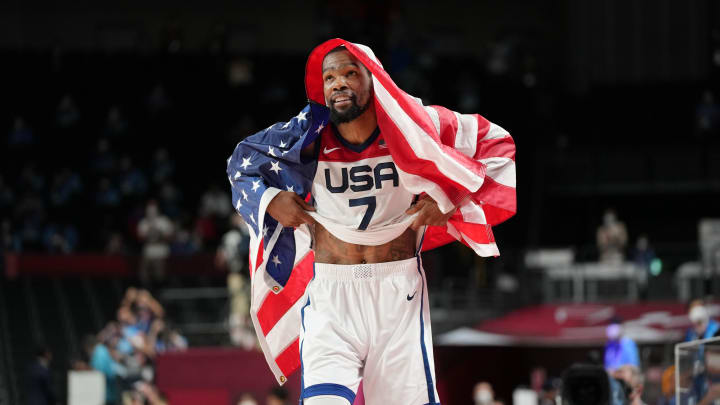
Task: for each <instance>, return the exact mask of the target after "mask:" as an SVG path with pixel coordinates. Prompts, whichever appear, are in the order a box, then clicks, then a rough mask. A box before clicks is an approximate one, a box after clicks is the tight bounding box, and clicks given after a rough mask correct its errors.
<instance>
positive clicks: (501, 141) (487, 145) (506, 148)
mask: <svg viewBox="0 0 720 405" xmlns="http://www.w3.org/2000/svg"><path fill="white" fill-rule="evenodd" d="M491 157H503V158H510V159H512V160H513V161H514V160H515V142H513V140H512V138H511V137H510V136H509V135H508V136H506V137H503V138H495V139H488V140H484V141H481V142H480V143H479V144H478V146H477V151H476V152H475V156H473V158H474V159H485V158H491Z"/></svg>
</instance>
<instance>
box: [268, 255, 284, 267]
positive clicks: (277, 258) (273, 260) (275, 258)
mask: <svg viewBox="0 0 720 405" xmlns="http://www.w3.org/2000/svg"><path fill="white" fill-rule="evenodd" d="M270 261H271V262H273V263H275V265H276V266H277V265H279V264H282V262H281V261H280V258H279V257H278V255H275V256H273V258H272V260H270Z"/></svg>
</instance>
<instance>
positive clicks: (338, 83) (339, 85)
mask: <svg viewBox="0 0 720 405" xmlns="http://www.w3.org/2000/svg"><path fill="white" fill-rule="evenodd" d="M345 89H347V82H346V81H345V78H344V77H338V78H337V79H335V81H334V82H333V90H335V91H342V90H345Z"/></svg>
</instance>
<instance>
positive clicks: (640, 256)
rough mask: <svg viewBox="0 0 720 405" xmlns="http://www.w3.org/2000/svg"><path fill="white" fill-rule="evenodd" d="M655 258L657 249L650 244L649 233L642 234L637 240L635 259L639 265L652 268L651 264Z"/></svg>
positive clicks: (634, 252) (647, 269) (646, 268)
mask: <svg viewBox="0 0 720 405" xmlns="http://www.w3.org/2000/svg"><path fill="white" fill-rule="evenodd" d="M654 259H655V251H654V250H653V248H652V246H650V241H649V240H648V237H647V235H644V234H643V235H640V237H638V239H637V242H635V250H634V251H633V261H634V262H635V264H636V265H637V266H638V267H641V268H643V269H645V270H646V271H649V270H650V264H652V261H653V260H654Z"/></svg>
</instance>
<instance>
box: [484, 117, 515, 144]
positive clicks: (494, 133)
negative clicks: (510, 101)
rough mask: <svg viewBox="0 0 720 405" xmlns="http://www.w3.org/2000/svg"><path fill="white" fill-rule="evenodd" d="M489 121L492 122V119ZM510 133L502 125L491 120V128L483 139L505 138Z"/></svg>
mask: <svg viewBox="0 0 720 405" xmlns="http://www.w3.org/2000/svg"><path fill="white" fill-rule="evenodd" d="M488 122H490V121H488ZM508 135H510V133H509V132H508V131H506V130H504V129H503V128H502V127H501V126H499V125H497V124H493V123H492V122H490V129H489V130H488V133H487V134H486V135H485V136H484V137H483V138H482V139H483V140H486V139H488V140H489V139H499V138H505V137H506V136H508Z"/></svg>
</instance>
